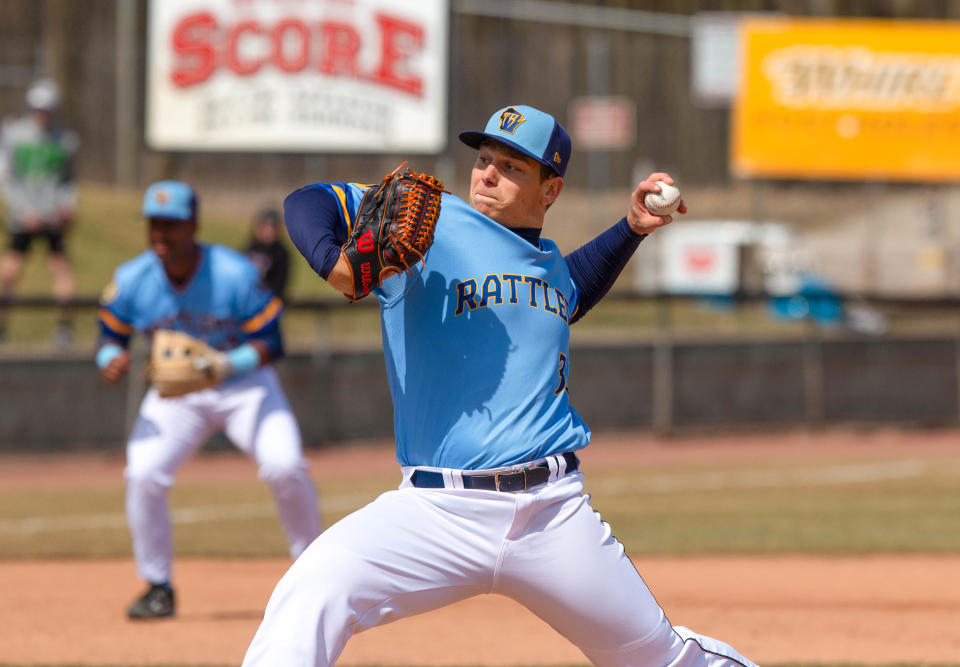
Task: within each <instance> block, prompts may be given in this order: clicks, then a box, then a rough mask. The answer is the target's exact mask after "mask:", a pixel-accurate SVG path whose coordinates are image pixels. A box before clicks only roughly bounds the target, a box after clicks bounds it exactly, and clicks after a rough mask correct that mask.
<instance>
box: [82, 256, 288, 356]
mask: <svg viewBox="0 0 960 667" xmlns="http://www.w3.org/2000/svg"><path fill="white" fill-rule="evenodd" d="M197 247H198V248H199V249H200V252H201V257H200V263H199V265H198V266H197V270H196V273H194V275H193V277H192V278H191V279H190V282H189V283H187V284H186V285H185V286H184V287H183V288H181V289H178V288H176V287H174V285H173V284H171V282H170V280H169V279H168V278H167V275H166V273H165V272H164V270H163V265H162V264H161V262H160V259H159V258H158V257H157V255H156V254H155V253H154V252H153V251H152V250H147V251H145V252H143V253H141V254H140V255H138V256H137V257H135V258H133V259H132V260H130V261H128V262H125V263H124V264H121V265H120V266H119V267H117V270H116V272H115V273H114V276H113V282H112V283H111V284H110V286H108V287H107V289H106V290H104V294H103V296H102V297H101V303H100V310H99V319H100V326H101V328H102V330H103V333H104V334H105V335H106V336H109V337H111V338H116V339H118V340H120V341H122V342H126V340H127V339H128V338H129V336H130V335H131V334H132V333H133V332H134V331H140V332H143V333H144V334H145V335H146V336H148V337H150V336H152V335H153V332H154V331H156V330H157V329H173V330H176V331H183V332H185V333H188V334H190V335H191V336H194V337H195V338H200V339H202V340H204V341H206V342H207V343H208V344H209V345H210V346H212V347H214V348H216V349H218V350H229V349H231V348H235V347H237V346H239V345H241V344H242V343H243V342H245V341H246V340H248V339H250V338H252V337H256V336H257V335H258V334H261V333H263V332H264V331H266V330H268V329H271V328H273V327H275V325H276V323H277V320H278V318H279V317H280V314H281V312H282V311H283V303H282V302H281V301H280V299H279V298H277V297H276V296H274V295H273V293H272V292H270V291H269V290H267V289H266V288H264V287H262V286H261V285H260V282H259V280H260V277H259V273H258V272H257V269H256V267H255V266H254V265H253V263H252V262H250V260H249V259H247V258H246V257H245V256H244V255H243V254H241V253H239V252H237V251H235V250H232V249H230V248H227V247H225V246H221V245H215V244H210V245H208V244H199V243H198V244H197Z"/></svg>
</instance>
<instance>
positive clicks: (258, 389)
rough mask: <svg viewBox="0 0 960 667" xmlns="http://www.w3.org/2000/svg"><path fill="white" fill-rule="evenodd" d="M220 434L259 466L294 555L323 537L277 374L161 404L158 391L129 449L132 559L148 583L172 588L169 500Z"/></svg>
mask: <svg viewBox="0 0 960 667" xmlns="http://www.w3.org/2000/svg"><path fill="white" fill-rule="evenodd" d="M221 430H222V431H224V433H225V434H226V436H227V437H228V438H229V439H230V441H231V442H232V443H233V444H234V445H235V446H236V447H237V448H238V449H240V450H241V451H242V452H244V453H245V454H247V455H248V456H250V457H252V458H253V460H254V461H255V462H256V464H257V467H258V471H259V476H260V478H261V479H263V480H264V481H265V482H266V483H267V484H268V485H269V486H270V489H271V491H272V492H273V497H274V500H275V502H276V505H277V511H278V513H279V515H280V522H281V524H282V525H283V530H284V533H285V535H286V538H287V544H288V545H289V547H290V555H291V556H293V557H294V558H296V557H297V556H299V555H300V554H301V553H302V552H303V550H304V549H306V548H307V546H308V545H309V544H310V543H311V542H312V541H313V540H314V539H315V538H316V537H317V535H319V534H320V518H319V513H318V508H317V496H316V491H315V490H314V487H313V481H312V480H311V478H310V473H309V470H308V468H307V462H306V460H305V459H304V457H303V448H302V443H301V439H300V429H299V427H298V425H297V421H296V418H295V417H294V416H293V413H292V412H291V410H290V405H289V403H288V402H287V398H286V396H285V395H284V393H283V390H282V389H281V387H280V382H279V380H278V379H277V376H276V373H275V371H274V369H273V368H272V367H271V366H264V367H262V368H259V369H257V370H255V371H253V372H252V373H250V374H248V375H245V376H243V377H239V378H234V379H231V380H229V381H228V382H225V383H223V384H222V385H220V386H219V387H214V388H211V389H204V390H202V391H197V392H193V393H191V394H187V395H186V396H182V397H178V398H160V396H159V395H158V394H157V392H156V391H155V390H154V389H152V388H151V389H150V390H149V391H148V392H147V395H146V396H145V397H144V399H143V403H142V404H141V406H140V414H139V416H138V418H137V421H136V424H135V425H134V427H133V432H132V433H131V435H130V440H129V442H128V443H127V467H126V471H125V473H124V475H125V477H126V483H127V500H126V508H127V522H128V523H129V526H130V534H131V537H132V540H133V554H134V558H135V560H136V563H137V573H138V574H139V576H140V577H141V578H142V579H144V580H145V581H148V582H152V583H160V582H165V581H170V579H171V576H172V567H173V566H172V563H173V534H172V528H171V525H170V509H169V505H168V502H167V492H168V491H169V489H170V487H171V486H172V485H173V480H174V475H175V474H176V472H177V469H178V468H179V467H180V465H181V464H182V463H183V462H184V461H186V460H187V458H188V457H189V456H190V455H191V454H193V452H194V451H196V449H197V448H198V447H199V446H200V445H201V444H203V443H204V442H205V441H206V440H207V439H208V438H209V437H210V436H211V435H213V433H215V432H216V431H221Z"/></svg>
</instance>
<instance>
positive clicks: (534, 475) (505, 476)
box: [410, 452, 580, 492]
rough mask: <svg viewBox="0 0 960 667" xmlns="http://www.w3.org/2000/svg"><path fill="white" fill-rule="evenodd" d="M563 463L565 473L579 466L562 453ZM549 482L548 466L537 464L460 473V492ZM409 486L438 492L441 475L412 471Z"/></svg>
mask: <svg viewBox="0 0 960 667" xmlns="http://www.w3.org/2000/svg"><path fill="white" fill-rule="evenodd" d="M562 456H563V460H564V461H566V462H567V472H574V471H575V470H576V469H577V467H578V466H579V465H580V462H579V461H578V460H577V455H576V454H574V453H573V452H564V453H563V454H562ZM549 481H550V466H549V465H548V464H547V463H546V462H543V463H540V464H537V465H535V466H530V467H528V468H513V469H511V470H504V471H503V472H495V473H480V474H473V473H470V472H467V471H464V472H463V488H465V489H483V490H485V491H507V492H516V491H526V490H527V489H532V488H534V487H536V486H540V485H541V484H546V483H547V482H549ZM410 483H411V484H413V485H414V486H416V487H418V488H421V489H442V488H443V487H444V486H446V485H445V484H444V483H443V473H442V472H437V471H435V470H414V471H413V474H412V475H411V476H410Z"/></svg>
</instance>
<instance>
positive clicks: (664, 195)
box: [643, 181, 680, 215]
mask: <svg viewBox="0 0 960 667" xmlns="http://www.w3.org/2000/svg"><path fill="white" fill-rule="evenodd" d="M657 185H659V186H660V192H648V193H647V196H646V197H644V198H643V205H644V206H646V207H647V210H648V211H650V212H651V213H653V214H654V215H670V214H671V213H673V212H674V211H676V210H677V208H679V207H680V191H679V190H678V189H677V188H675V187H673V186H672V185H667V184H666V183H664V182H663V181H657Z"/></svg>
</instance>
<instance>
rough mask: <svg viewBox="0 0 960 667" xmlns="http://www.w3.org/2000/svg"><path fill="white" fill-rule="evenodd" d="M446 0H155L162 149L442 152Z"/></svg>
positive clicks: (154, 112)
mask: <svg viewBox="0 0 960 667" xmlns="http://www.w3.org/2000/svg"><path fill="white" fill-rule="evenodd" d="M448 2H449V0H417V1H416V2H396V0H311V1H309V2H308V1H306V0H285V1H282V2H279V1H277V0H151V2H150V5H149V26H148V40H149V45H148V61H147V123H146V134H147V136H146V139H147V143H148V144H149V145H150V146H151V147H152V148H155V149H160V150H191V151H275V152H285V151H293V152H315V151H328V152H363V153H396V152H404V153H438V152H441V151H442V150H443V149H444V147H445V146H446V141H447V130H448V128H447V67H448V46H447V43H448V31H449V25H448V24H449V6H448Z"/></svg>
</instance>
